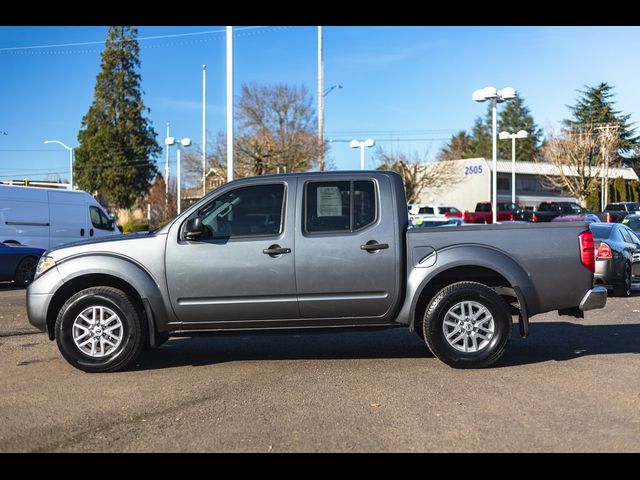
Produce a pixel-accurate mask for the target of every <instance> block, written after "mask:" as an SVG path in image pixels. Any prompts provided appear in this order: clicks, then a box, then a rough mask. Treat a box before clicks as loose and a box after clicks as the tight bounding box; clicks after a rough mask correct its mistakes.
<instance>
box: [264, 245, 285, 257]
mask: <svg viewBox="0 0 640 480" xmlns="http://www.w3.org/2000/svg"><path fill="white" fill-rule="evenodd" d="M262 253H264V254H265V255H282V254H283V253H291V249H290V248H286V247H285V248H283V247H281V246H280V245H271V246H270V247H269V248H265V249H264V250H262Z"/></svg>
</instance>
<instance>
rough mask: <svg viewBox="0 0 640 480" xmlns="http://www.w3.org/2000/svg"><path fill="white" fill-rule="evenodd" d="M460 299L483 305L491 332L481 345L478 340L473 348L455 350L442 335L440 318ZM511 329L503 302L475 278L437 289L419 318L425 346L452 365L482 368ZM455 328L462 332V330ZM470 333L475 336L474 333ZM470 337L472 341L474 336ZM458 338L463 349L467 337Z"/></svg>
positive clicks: (508, 339)
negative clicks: (475, 347) (474, 280)
mask: <svg viewBox="0 0 640 480" xmlns="http://www.w3.org/2000/svg"><path fill="white" fill-rule="evenodd" d="M463 301H472V302H474V303H475V304H479V305H480V306H482V307H485V308H486V309H487V310H488V311H489V313H490V314H491V316H492V317H493V322H494V328H493V329H494V332H493V336H492V337H490V338H489V339H488V340H487V343H486V344H485V345H483V346H481V347H480V346H479V345H480V344H478V346H479V349H478V351H476V352H465V351H460V350H457V349H456V348H454V347H453V346H452V345H451V344H450V343H449V341H447V339H446V338H445V324H444V322H445V320H446V319H447V318H446V317H447V312H449V310H450V309H452V307H454V306H456V305H458V304H460V302H463ZM480 318H487V317H486V316H483V317H480ZM480 323H482V322H480ZM485 325H486V324H485ZM448 328H451V327H448ZM470 328H471V327H470ZM473 328H475V327H473ZM512 329H513V324H512V319H511V314H510V313H509V306H508V305H507V303H506V302H505V301H504V300H503V299H502V297H501V296H500V295H498V294H497V293H495V292H494V291H493V290H491V289H490V288H489V287H487V286H486V285H483V284H481V283H476V282H458V283H454V284H451V285H449V286H447V287H445V288H443V289H442V290H440V291H439V292H438V293H437V294H436V295H435V296H434V297H433V299H432V300H431V302H430V303H429V306H428V307H427V310H426V312H425V314H424V320H423V333H424V338H425V341H426V342H427V345H428V346H429V349H431V351H432V352H433V354H434V355H435V356H436V357H438V358H439V359H440V360H442V361H443V362H444V363H446V364H447V365H449V366H451V367H454V368H483V367H488V366H490V365H492V364H494V363H495V362H497V361H498V360H499V359H500V358H501V357H502V355H504V352H505V351H506V350H507V348H508V347H509V344H510V342H511V333H512ZM475 331H477V330H475ZM475 331H474V332H475ZM459 332H460V333H462V330H460V331H459ZM473 335H474V338H475V333H474V334H473ZM453 338H454V339H455V338H456V337H455V336H454V337H453ZM471 341H472V340H469V342H471ZM473 341H474V342H476V340H473ZM462 342H463V345H464V348H465V349H466V348H467V347H466V346H467V339H465V338H463V339H462ZM481 343H482V340H481Z"/></svg>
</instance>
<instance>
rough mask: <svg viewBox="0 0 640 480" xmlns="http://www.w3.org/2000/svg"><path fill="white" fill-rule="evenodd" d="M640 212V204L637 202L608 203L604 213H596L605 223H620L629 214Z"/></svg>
mask: <svg viewBox="0 0 640 480" xmlns="http://www.w3.org/2000/svg"><path fill="white" fill-rule="evenodd" d="M637 211H640V203H638V202H614V203H609V204H607V206H606V207H605V209H604V211H602V212H601V213H598V217H599V218H600V219H601V220H602V221H603V222H607V223H620V222H622V220H623V219H624V218H626V217H627V215H629V214H635V213H636V212H637Z"/></svg>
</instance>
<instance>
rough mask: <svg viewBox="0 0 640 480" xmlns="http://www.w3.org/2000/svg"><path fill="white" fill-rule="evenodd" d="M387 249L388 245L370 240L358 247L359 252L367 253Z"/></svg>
mask: <svg viewBox="0 0 640 480" xmlns="http://www.w3.org/2000/svg"><path fill="white" fill-rule="evenodd" d="M386 248H389V244H388V243H378V242H376V241H375V240H371V241H369V242H367V243H365V244H364V245H360V250H366V251H367V252H375V251H377V250H384V249H386Z"/></svg>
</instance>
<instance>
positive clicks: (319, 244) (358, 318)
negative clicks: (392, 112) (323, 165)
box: [295, 175, 400, 323]
mask: <svg viewBox="0 0 640 480" xmlns="http://www.w3.org/2000/svg"><path fill="white" fill-rule="evenodd" d="M393 203H394V196H393V192H392V185H391V182H390V180H389V179H388V178H387V177H377V178H367V179H363V178H362V177H355V178H350V177H349V176H342V175H340V176H332V177H331V180H327V179H326V177H325V178H324V179H323V180H322V181H315V180H313V179H312V178H310V177H301V178H300V179H299V180H298V195H297V205H298V211H300V212H301V215H299V216H298V218H296V223H297V226H298V228H296V256H295V258H296V264H295V278H296V285H297V291H298V302H299V305H300V313H301V314H302V317H303V318H306V319H313V318H317V319H342V320H343V321H344V323H354V322H357V323H376V322H380V323H382V322H386V321H388V316H389V314H390V310H391V307H392V305H393V303H394V300H395V296H396V294H397V292H398V291H399V273H398V272H399V270H400V269H399V262H400V259H399V258H397V257H396V255H397V253H396V252H397V248H396V247H397V242H399V241H400V239H399V238H397V233H396V219H395V210H394V205H393Z"/></svg>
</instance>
